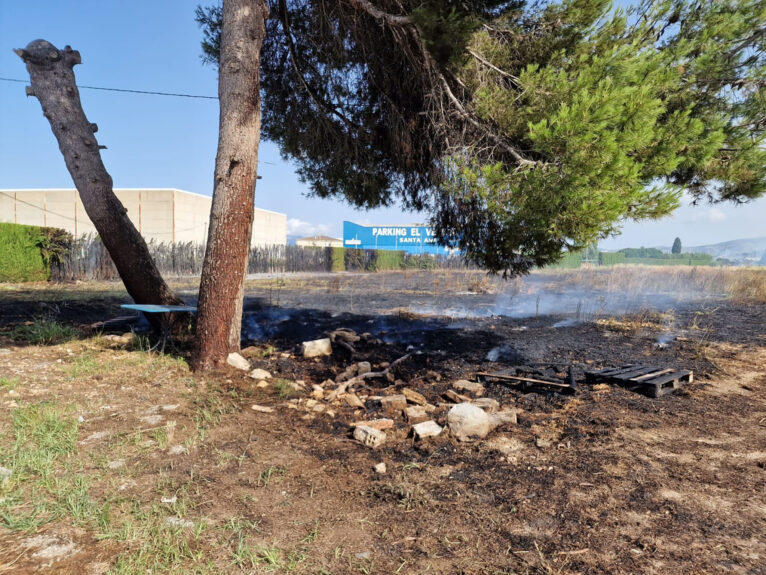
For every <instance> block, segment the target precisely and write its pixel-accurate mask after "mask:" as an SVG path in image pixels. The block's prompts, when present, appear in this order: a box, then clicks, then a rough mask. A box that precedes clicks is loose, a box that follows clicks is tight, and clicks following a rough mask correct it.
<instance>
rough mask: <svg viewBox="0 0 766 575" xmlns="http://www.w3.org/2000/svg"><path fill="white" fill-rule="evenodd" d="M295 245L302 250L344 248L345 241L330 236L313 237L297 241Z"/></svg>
mask: <svg viewBox="0 0 766 575" xmlns="http://www.w3.org/2000/svg"><path fill="white" fill-rule="evenodd" d="M295 245H296V246H299V247H301V248H342V247H343V240H341V239H338V238H331V237H330V236H311V237H308V238H300V239H297V240H295Z"/></svg>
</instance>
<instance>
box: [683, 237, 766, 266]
mask: <svg viewBox="0 0 766 575" xmlns="http://www.w3.org/2000/svg"><path fill="white" fill-rule="evenodd" d="M684 251H690V252H698V253H700V252H701V253H704V254H710V255H712V256H713V257H716V258H728V259H730V260H750V261H754V262H758V261H760V260H761V258H762V257H763V256H764V254H765V253H766V237H761V238H749V239H744V240H731V241H728V242H721V243H720V244H710V245H706V246H695V247H691V248H688V249H684Z"/></svg>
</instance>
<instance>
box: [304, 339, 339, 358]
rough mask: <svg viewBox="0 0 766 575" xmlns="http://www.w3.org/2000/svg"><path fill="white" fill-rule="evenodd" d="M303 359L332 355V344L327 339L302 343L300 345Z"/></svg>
mask: <svg viewBox="0 0 766 575" xmlns="http://www.w3.org/2000/svg"><path fill="white" fill-rule="evenodd" d="M301 352H302V353H303V357H319V356H321V355H332V343H331V342H330V338H329V337H325V338H322V339H315V340H313V341H304V342H303V343H302V344H301Z"/></svg>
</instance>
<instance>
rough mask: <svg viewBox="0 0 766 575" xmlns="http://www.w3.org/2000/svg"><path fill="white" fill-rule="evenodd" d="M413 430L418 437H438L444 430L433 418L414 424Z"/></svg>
mask: <svg viewBox="0 0 766 575" xmlns="http://www.w3.org/2000/svg"><path fill="white" fill-rule="evenodd" d="M412 431H413V433H414V434H415V437H417V438H418V439H425V438H426V437H436V436H437V435H439V434H440V433H441V432H442V427H441V426H440V425H439V424H438V423H436V422H435V421H434V420H433V419H429V420H428V421H424V422H422V423H417V424H415V425H413V426H412Z"/></svg>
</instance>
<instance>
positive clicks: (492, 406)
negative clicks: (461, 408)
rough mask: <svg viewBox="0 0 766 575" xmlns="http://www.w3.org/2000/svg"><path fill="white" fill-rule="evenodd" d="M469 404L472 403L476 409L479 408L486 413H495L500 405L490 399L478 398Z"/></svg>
mask: <svg viewBox="0 0 766 575" xmlns="http://www.w3.org/2000/svg"><path fill="white" fill-rule="evenodd" d="M471 403H473V404H474V405H475V406H476V407H481V408H482V409H483V410H484V411H486V412H487V413H495V412H496V411H497V410H499V409H500V403H499V402H498V401H497V400H496V399H493V398H491V397H480V398H478V399H474V400H473V401H472V402H471Z"/></svg>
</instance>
